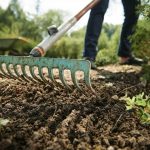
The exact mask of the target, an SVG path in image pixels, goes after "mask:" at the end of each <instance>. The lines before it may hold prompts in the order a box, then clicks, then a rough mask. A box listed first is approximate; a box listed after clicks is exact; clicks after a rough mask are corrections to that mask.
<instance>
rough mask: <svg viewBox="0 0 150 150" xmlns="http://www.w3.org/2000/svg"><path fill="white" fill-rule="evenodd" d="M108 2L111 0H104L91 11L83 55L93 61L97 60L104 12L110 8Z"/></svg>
mask: <svg viewBox="0 0 150 150" xmlns="http://www.w3.org/2000/svg"><path fill="white" fill-rule="evenodd" d="M108 3H109V0H102V1H101V2H100V3H99V4H97V5H96V6H95V7H94V8H93V9H92V10H91V12H90V16H89V20H88V24H87V29H86V35H85V42H84V51H83V57H86V58H89V59H91V60H92V61H94V60H95V57H96V54H97V43H98V38H99V35H100V32H101V29H102V24H103V20H104V14H105V12H106V10H107V8H108Z"/></svg>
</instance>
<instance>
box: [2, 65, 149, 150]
mask: <svg viewBox="0 0 150 150" xmlns="http://www.w3.org/2000/svg"><path fill="white" fill-rule="evenodd" d="M140 71H141V68H140V67H132V66H119V65H109V66H105V67H100V68H99V70H98V71H92V73H91V78H92V85H93V88H94V89H95V90H96V92H97V93H98V97H96V96H95V95H94V94H92V93H89V94H87V95H86V96H85V95H84V94H82V93H79V92H77V90H74V91H73V92H71V93H69V92H67V91H65V90H64V89H54V88H52V87H50V86H49V85H40V84H36V85H35V84H33V83H20V82H18V81H14V80H8V79H0V118H5V119H9V120H10V122H9V123H8V124H7V125H6V126H4V127H3V128H1V131H0V149H1V150H74V149H77V150H106V149H107V150H118V149H120V150H121V149H123V150H131V149H132V150H148V149H150V126H146V125H142V124H141V123H140V120H139V118H138V117H137V116H136V115H135V113H134V112H127V111H126V108H125V102H124V101H123V100H121V99H122V97H123V96H125V95H126V94H127V95H128V96H130V97H132V96H135V95H137V94H139V93H142V92H144V93H145V94H146V95H148V94H149V93H150V84H144V83H143V82H141V80H140V77H141V72H140Z"/></svg>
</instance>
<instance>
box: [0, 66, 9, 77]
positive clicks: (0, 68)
mask: <svg viewBox="0 0 150 150" xmlns="http://www.w3.org/2000/svg"><path fill="white" fill-rule="evenodd" d="M0 70H1V72H2V74H3V76H4V77H6V78H8V79H10V78H11V77H10V76H9V74H7V73H6V71H5V70H4V69H3V67H2V64H1V65H0Z"/></svg>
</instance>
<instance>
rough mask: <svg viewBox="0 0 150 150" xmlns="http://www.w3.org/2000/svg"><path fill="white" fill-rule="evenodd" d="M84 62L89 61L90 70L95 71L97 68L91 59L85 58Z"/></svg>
mask: <svg viewBox="0 0 150 150" xmlns="http://www.w3.org/2000/svg"><path fill="white" fill-rule="evenodd" d="M85 60H88V61H90V63H91V69H93V70H97V66H96V64H95V62H94V60H93V59H91V58H85Z"/></svg>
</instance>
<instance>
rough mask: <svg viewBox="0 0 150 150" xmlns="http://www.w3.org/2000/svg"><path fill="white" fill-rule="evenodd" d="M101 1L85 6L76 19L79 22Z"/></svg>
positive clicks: (94, 0)
mask: <svg viewBox="0 0 150 150" xmlns="http://www.w3.org/2000/svg"><path fill="white" fill-rule="evenodd" d="M100 1H101V0H93V1H91V2H90V3H89V4H88V5H87V6H85V7H84V8H83V9H82V10H81V11H80V12H79V13H77V14H76V15H75V18H76V19H77V21H78V20H79V19H80V18H81V17H82V16H83V15H84V14H86V13H87V11H89V10H90V9H91V8H93V7H94V6H96V5H97V3H99V2H100Z"/></svg>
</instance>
